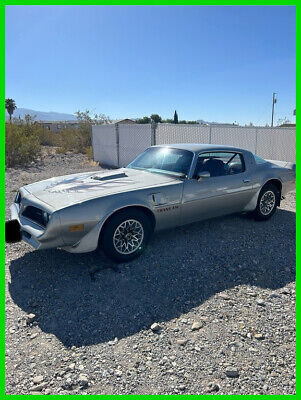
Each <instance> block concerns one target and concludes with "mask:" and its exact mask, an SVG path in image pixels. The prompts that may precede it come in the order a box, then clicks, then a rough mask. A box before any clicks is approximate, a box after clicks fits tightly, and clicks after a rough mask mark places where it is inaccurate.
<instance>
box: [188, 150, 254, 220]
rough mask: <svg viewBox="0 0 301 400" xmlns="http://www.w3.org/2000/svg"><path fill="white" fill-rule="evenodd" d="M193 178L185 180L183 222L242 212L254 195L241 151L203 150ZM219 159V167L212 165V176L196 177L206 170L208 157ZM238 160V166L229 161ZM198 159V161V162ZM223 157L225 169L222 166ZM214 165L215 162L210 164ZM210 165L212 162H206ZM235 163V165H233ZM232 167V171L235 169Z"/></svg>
mask: <svg viewBox="0 0 301 400" xmlns="http://www.w3.org/2000/svg"><path fill="white" fill-rule="evenodd" d="M200 157H201V158H202V160H203V162H198V163H197V167H196V171H195V174H194V177H193V179H188V180H186V181H185V182H184V188H183V200H182V201H183V203H182V221H181V222H182V224H188V223H191V222H195V221H200V220H204V219H209V218H213V217H218V216H222V215H227V214H232V213H235V212H239V211H242V210H243V209H244V207H245V206H246V204H247V203H248V202H249V201H250V200H251V197H252V195H253V184H252V182H251V179H250V176H249V173H248V172H247V171H246V168H245V163H244V159H243V155H242V154H238V153H231V152H223V153H221V152H215V153H202V154H200V155H199V160H200V161H202V160H201V159H200ZM212 159H213V160H218V161H219V164H218V163H217V162H216V164H218V165H219V168H217V169H216V170H214V168H212V167H211V170H210V171H208V172H210V177H208V178H202V179H201V180H200V181H198V179H197V174H198V172H204V171H206V162H204V161H206V160H212ZM231 159H232V160H233V159H235V160H236V161H235V168H234V167H233V169H231V168H232V167H231V168H230V166H229V164H227V162H228V161H229V160H230V161H231ZM199 160H198V161H199ZM220 160H222V161H223V163H224V169H223V170H221V169H220V164H221V163H220ZM212 164H213V165H214V162H212V163H211V165H212ZM207 165H209V163H207ZM233 165H234V164H233ZM232 170H233V172H232Z"/></svg>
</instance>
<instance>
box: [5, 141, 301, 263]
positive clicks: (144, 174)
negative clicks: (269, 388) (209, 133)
mask: <svg viewBox="0 0 301 400" xmlns="http://www.w3.org/2000/svg"><path fill="white" fill-rule="evenodd" d="M295 177H296V176H295V170H294V168H293V167H291V166H288V167H286V168H284V167H281V166H279V165H276V164H274V163H271V162H269V161H266V160H263V159H262V158H259V157H258V156H256V155H254V154H252V153H251V152H250V151H247V150H243V149H239V148H235V147H229V146H219V145H212V144H210V145H209V144H173V145H162V146H152V147H150V148H149V149H147V150H146V151H145V152H144V153H142V154H140V155H139V156H138V157H137V158H136V159H135V160H134V161H133V162H132V163H131V164H129V165H128V166H127V167H126V168H121V169H117V170H111V171H107V172H89V173H83V174H73V175H67V176H62V177H56V178H51V179H47V180H44V181H41V182H37V183H33V184H30V185H26V186H23V187H21V188H20V189H19V191H18V193H17V195H16V198H15V202H14V204H13V205H12V206H11V207H10V210H11V220H10V221H8V222H7V223H6V240H7V242H14V241H19V240H22V239H23V240H24V241H25V242H27V243H29V244H30V245H31V246H33V247H34V248H35V249H49V248H62V249H64V250H67V251H69V252H73V253H84V252H89V251H94V250H96V249H102V250H103V251H104V252H105V254H106V255H107V256H108V257H110V258H112V259H114V260H116V261H121V262H125V261H128V260H131V259H133V258H135V257H137V256H138V255H140V254H141V252H142V251H143V249H144V248H145V246H146V245H147V243H148V241H149V239H150V236H151V234H152V233H153V231H155V230H156V231H157V230H161V229H170V228H174V227H175V226H179V225H184V224H189V223H191V222H195V221H201V220H204V219H208V218H212V217H218V216H222V215H226V214H232V213H238V212H251V213H253V215H254V218H256V219H257V220H267V219H268V218H270V217H271V216H272V215H273V214H274V213H275V211H276V208H277V206H279V205H280V201H281V199H283V197H284V196H285V194H286V193H287V192H289V191H290V190H292V189H293V188H294V186H295Z"/></svg>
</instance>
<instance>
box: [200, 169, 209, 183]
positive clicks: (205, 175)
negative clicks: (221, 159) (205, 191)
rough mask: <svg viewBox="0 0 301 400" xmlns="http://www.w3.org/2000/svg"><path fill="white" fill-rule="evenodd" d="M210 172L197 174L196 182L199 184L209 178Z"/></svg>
mask: <svg viewBox="0 0 301 400" xmlns="http://www.w3.org/2000/svg"><path fill="white" fill-rule="evenodd" d="M210 176H211V175H210V172H209V171H202V172H199V173H198V178H197V179H198V182H201V181H202V180H203V179H206V178H210Z"/></svg>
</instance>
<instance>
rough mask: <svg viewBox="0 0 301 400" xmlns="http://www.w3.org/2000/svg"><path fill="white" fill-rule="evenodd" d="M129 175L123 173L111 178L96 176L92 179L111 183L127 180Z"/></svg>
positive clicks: (110, 176)
mask: <svg viewBox="0 0 301 400" xmlns="http://www.w3.org/2000/svg"><path fill="white" fill-rule="evenodd" d="M127 177H128V175H127V174H125V173H124V172H122V173H121V174H115V175H109V176H103V177H101V176H94V177H92V179H96V180H97V181H109V180H111V179H120V178H127Z"/></svg>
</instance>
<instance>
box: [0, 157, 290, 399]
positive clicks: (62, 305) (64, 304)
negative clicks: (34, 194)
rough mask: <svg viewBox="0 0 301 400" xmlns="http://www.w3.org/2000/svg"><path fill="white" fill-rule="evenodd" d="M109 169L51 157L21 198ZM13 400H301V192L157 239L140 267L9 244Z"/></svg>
mask: <svg viewBox="0 0 301 400" xmlns="http://www.w3.org/2000/svg"><path fill="white" fill-rule="evenodd" d="M97 169H99V167H98V166H96V165H91V163H89V162H88V161H87V160H86V158H85V156H83V155H70V154H69V155H57V154H51V155H46V154H45V156H44V157H43V158H42V160H41V161H40V162H39V163H38V164H36V165H32V166H31V167H29V168H27V169H22V170H20V169H7V171H6V216H7V219H8V218H9V210H8V208H9V205H10V204H11V203H12V201H13V199H14V196H15V193H16V191H17V189H18V188H19V187H20V186H22V185H25V184H28V183H30V182H34V181H39V180H42V179H46V178H49V177H52V176H57V175H65V174H69V173H74V172H77V171H78V172H81V171H89V170H97ZM5 267H6V393H7V394H206V393H210V394H295V384H296V378H295V193H294V192H293V193H290V194H289V195H288V196H287V198H286V199H285V200H284V201H283V202H282V203H281V207H280V209H278V211H277V213H276V214H275V216H274V217H273V218H272V219H271V220H270V221H267V222H256V221H254V220H253V219H252V218H250V217H248V216H242V215H234V216H228V217H225V218H218V219H214V220H210V221H205V222H201V223H196V224H192V225H190V226H185V227H181V228H177V229H174V230H172V231H167V232H161V233H158V234H156V235H155V236H154V237H153V239H152V240H151V243H150V245H149V247H148V249H147V250H146V251H145V253H144V254H143V255H142V256H141V257H140V258H139V259H137V260H134V261H133V262H131V263H130V264H119V265H117V264H112V262H110V261H109V260H108V259H106V258H105V256H104V255H99V254H96V253H89V254H79V255H78V254H68V253H66V252H64V251H62V250H44V251H40V252H39V251H33V250H32V249H31V248H30V247H29V246H28V245H26V244H25V243H16V244H13V245H6V265H5Z"/></svg>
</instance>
